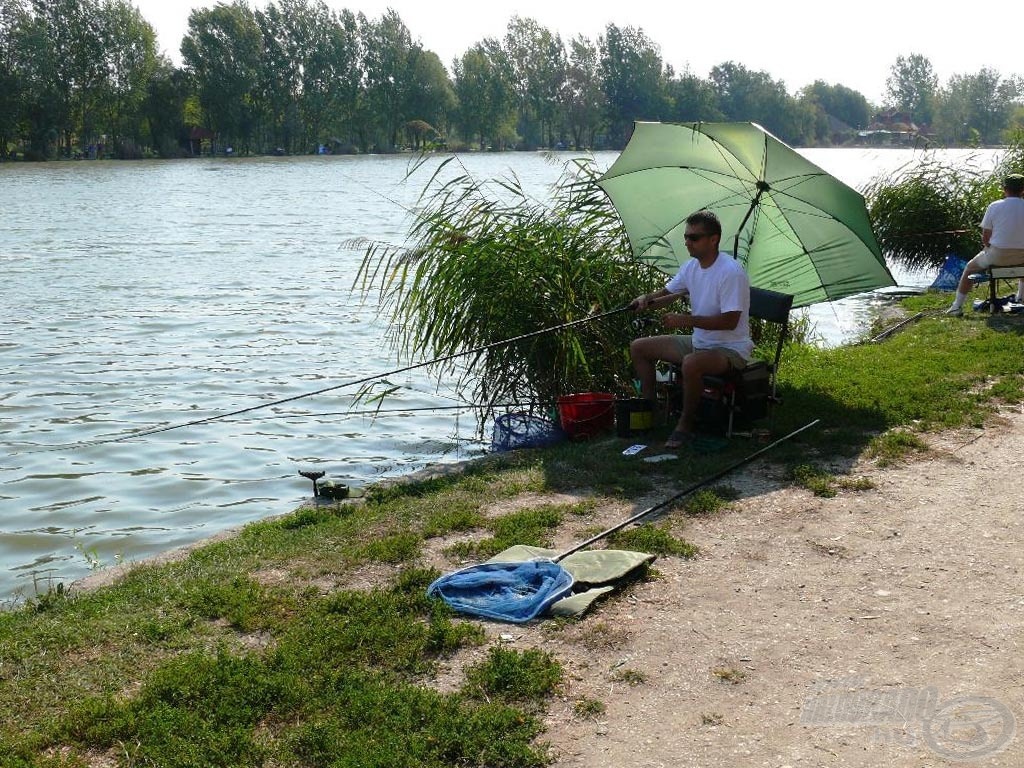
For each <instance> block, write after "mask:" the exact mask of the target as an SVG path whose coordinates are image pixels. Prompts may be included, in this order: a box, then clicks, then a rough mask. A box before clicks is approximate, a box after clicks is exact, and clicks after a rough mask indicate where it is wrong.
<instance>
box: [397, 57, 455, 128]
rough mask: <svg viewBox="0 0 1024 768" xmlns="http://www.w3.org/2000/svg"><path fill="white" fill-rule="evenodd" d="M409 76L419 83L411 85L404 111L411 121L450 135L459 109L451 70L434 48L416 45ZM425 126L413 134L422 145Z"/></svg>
mask: <svg viewBox="0 0 1024 768" xmlns="http://www.w3.org/2000/svg"><path fill="white" fill-rule="evenodd" d="M409 77H410V80H411V81H412V82H413V83H415V84H416V87H414V88H410V89H408V91H407V92H406V99H405V103H404V104H403V105H402V114H403V115H404V116H405V117H406V125H407V126H408V124H409V123H410V122H417V121H418V122H417V125H419V123H423V124H426V125H427V126H428V127H429V128H432V129H433V130H434V131H436V132H437V133H438V134H441V135H446V134H447V132H448V122H449V119H450V117H451V115H452V113H453V112H454V111H455V103H456V99H455V89H454V88H453V87H452V81H451V79H450V78H449V77H448V71H447V70H446V69H445V68H444V64H442V63H441V59H440V58H438V56H437V54H436V53H434V52H433V51H424V50H422V49H414V51H413V53H412V55H411V57H410V61H409ZM422 130H423V129H422V126H420V128H419V130H414V131H413V135H412V136H410V138H411V139H412V140H413V142H414V143H415V144H416V146H417V147H418V146H419V141H420V139H422V138H423V136H421V135H420V131H422Z"/></svg>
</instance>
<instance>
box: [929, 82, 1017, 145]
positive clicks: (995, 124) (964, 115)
mask: <svg viewBox="0 0 1024 768" xmlns="http://www.w3.org/2000/svg"><path fill="white" fill-rule="evenodd" d="M1020 95H1021V94H1020V92H1019V91H1018V90H1017V84H1016V82H1015V81H1014V80H1012V79H1011V80H1003V78H1002V77H1001V76H1000V74H999V73H998V72H996V71H995V70H994V69H989V68H983V69H981V70H979V71H978V72H976V73H974V74H972V75H953V76H952V77H951V78H950V79H949V82H948V83H947V84H946V87H945V88H942V89H941V90H940V91H939V95H938V98H937V100H936V107H935V123H934V131H935V133H936V134H937V135H938V136H939V137H940V138H941V139H942V140H943V141H945V142H947V143H951V144H963V143H971V142H973V140H974V139H975V138H976V139H977V141H981V142H983V143H986V144H997V143H999V142H1001V141H1003V139H1004V136H1003V133H1004V132H1005V130H1006V126H1007V124H1008V123H1009V122H1010V116H1011V114H1012V111H1013V105H1014V102H1015V101H1016V100H1017V99H1019V98H1020Z"/></svg>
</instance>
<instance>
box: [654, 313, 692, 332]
mask: <svg viewBox="0 0 1024 768" xmlns="http://www.w3.org/2000/svg"><path fill="white" fill-rule="evenodd" d="M661 322H662V323H663V324H664V325H665V327H666V328H693V315H691V314H689V313H688V312H669V313H668V314H667V315H665V316H664V317H662V318H661Z"/></svg>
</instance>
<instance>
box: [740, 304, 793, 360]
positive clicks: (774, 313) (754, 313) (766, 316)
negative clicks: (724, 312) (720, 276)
mask: <svg viewBox="0 0 1024 768" xmlns="http://www.w3.org/2000/svg"><path fill="white" fill-rule="evenodd" d="M792 308H793V297H792V296H791V295H790V294H788V293H779V292H778V291H769V290H768V289H766V288H753V287H752V288H751V289H750V316H751V317H756V318H759V319H761V320H765V321H767V322H769V323H778V324H779V325H781V326H782V328H781V330H780V331H779V342H778V344H776V346H775V357H774V359H773V360H772V364H773V365H775V366H776V367H778V365H779V359H780V358H781V357H782V347H783V345H784V344H785V343H786V334H787V333H788V332H789V312H790V310H791V309H792Z"/></svg>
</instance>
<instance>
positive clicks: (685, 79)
mask: <svg viewBox="0 0 1024 768" xmlns="http://www.w3.org/2000/svg"><path fill="white" fill-rule="evenodd" d="M667 77H668V82H667V84H666V90H667V93H668V99H669V104H670V106H669V112H668V118H669V119H670V120H676V121H681V122H689V121H692V120H721V119H722V111H721V109H719V106H718V94H717V93H716V92H715V86H714V84H713V83H712V82H711V81H710V80H705V79H703V78H701V77H698V76H697V75H694V74H692V73H691V72H689V71H687V72H684V73H683V74H682V75H680V76H679V77H675V76H674V74H673V72H672V70H671V69H670V70H668V73H667Z"/></svg>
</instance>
